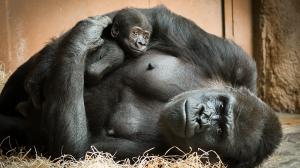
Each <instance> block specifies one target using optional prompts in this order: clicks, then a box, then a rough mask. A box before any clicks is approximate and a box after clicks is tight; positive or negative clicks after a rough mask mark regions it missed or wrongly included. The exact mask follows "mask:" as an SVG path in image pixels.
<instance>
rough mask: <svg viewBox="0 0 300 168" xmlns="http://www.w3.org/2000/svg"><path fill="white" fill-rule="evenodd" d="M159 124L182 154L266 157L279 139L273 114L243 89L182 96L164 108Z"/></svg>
mask: <svg viewBox="0 0 300 168" xmlns="http://www.w3.org/2000/svg"><path fill="white" fill-rule="evenodd" d="M160 124H161V125H162V129H163V130H162V132H163V134H164V135H165V137H166V138H167V139H168V141H169V143H170V144H172V145H175V146H178V147H180V148H181V149H183V150H188V149H189V147H191V148H192V149H193V150H197V148H202V149H212V150H215V151H216V152H217V153H218V154H220V155H221V156H226V157H227V158H231V157H233V158H240V159H241V160H243V159H247V157H248V156H255V155H256V156H257V157H259V155H260V154H261V152H263V153H264V154H267V155H268V154H269V153H271V152H272V151H273V150H271V149H270V147H272V146H273V147H274V144H275V143H274V142H279V141H280V137H281V132H280V131H279V132H278V130H280V124H279V122H278V120H277V118H276V116H275V114H273V112H272V110H271V109H270V108H269V107H268V106H267V105H265V104H264V103H263V102H262V101H260V99H258V98H257V97H256V96H255V95H254V94H252V93H251V92H250V91H248V90H247V89H245V88H239V89H236V88H231V87H223V88H208V89H201V90H194V91H188V92H184V93H182V94H180V95H178V96H175V97H174V98H173V99H172V100H171V101H170V102H169V103H168V104H167V105H166V106H165V109H164V110H163V112H162V116H161V118H160ZM274 129H275V130H277V131H272V130H274ZM275 132H277V133H275ZM269 141H270V143H269ZM248 159H249V158H248Z"/></svg>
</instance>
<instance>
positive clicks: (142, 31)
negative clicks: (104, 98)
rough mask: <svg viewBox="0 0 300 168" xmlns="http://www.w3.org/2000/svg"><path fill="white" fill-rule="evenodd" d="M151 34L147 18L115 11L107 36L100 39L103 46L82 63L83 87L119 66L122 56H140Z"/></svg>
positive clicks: (141, 15)
mask: <svg viewBox="0 0 300 168" xmlns="http://www.w3.org/2000/svg"><path fill="white" fill-rule="evenodd" d="M151 32H152V27H151V25H150V23H149V22H148V19H147V18H146V16H145V15H143V14H142V13H141V12H139V11H138V10H135V9H131V8H127V9H123V10H121V11H119V12H118V13H117V14H116V16H115V17H114V19H113V23H112V26H111V29H110V36H109V37H108V38H105V37H104V39H105V41H104V44H103V45H102V46H101V47H100V48H98V49H97V50H96V51H95V52H94V53H93V54H91V55H89V56H88V58H87V60H86V61H87V62H86V73H85V85H87V86H90V85H94V84H97V83H98V82H99V80H101V79H102V77H103V76H104V75H105V74H107V73H108V72H110V71H112V70H113V69H115V68H116V67H118V66H119V65H120V64H121V63H123V61H124V58H125V56H126V55H130V56H131V57H137V56H139V55H141V54H143V53H144V52H145V51H146V50H147V47H148V44H149V39H150V36H151ZM124 52H125V53H124Z"/></svg>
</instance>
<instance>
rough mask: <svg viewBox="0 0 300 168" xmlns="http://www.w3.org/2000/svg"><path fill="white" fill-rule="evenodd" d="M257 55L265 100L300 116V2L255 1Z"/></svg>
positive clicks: (287, 0) (261, 88)
mask: <svg viewBox="0 0 300 168" xmlns="http://www.w3.org/2000/svg"><path fill="white" fill-rule="evenodd" d="M253 7H254V8H253V11H254V18H255V20H254V28H255V33H254V37H255V38H254V39H255V40H254V46H255V49H254V56H255V59H256V62H257V68H258V72H259V74H258V76H259V80H258V86H259V94H260V96H261V98H262V99H263V100H264V101H266V102H267V103H269V104H270V105H271V106H272V107H273V108H274V109H275V110H277V111H279V112H289V113H300V1H299V0H255V3H254V6H253Z"/></svg>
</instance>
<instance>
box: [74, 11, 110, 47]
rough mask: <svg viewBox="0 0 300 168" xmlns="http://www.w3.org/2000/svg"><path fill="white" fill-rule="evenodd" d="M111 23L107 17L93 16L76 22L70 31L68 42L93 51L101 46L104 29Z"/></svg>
mask: <svg viewBox="0 0 300 168" xmlns="http://www.w3.org/2000/svg"><path fill="white" fill-rule="evenodd" d="M111 23H112V20H111V19H110V18H109V17H108V16H94V17H89V18H87V19H84V20H82V21H80V22H78V23H77V24H76V25H75V26H74V27H73V28H72V29H71V32H72V35H71V38H70V39H69V40H71V41H70V42H75V43H76V44H77V45H79V46H78V47H83V48H82V49H84V48H85V47H88V49H95V48H96V47H99V46H100V45H102V44H103V39H101V35H102V32H103V30H104V28H105V27H107V26H108V25H109V24H111Z"/></svg>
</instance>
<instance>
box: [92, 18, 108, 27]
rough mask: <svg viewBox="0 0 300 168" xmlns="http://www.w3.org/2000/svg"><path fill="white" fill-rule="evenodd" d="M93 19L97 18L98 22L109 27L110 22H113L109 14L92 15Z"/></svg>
mask: <svg viewBox="0 0 300 168" xmlns="http://www.w3.org/2000/svg"><path fill="white" fill-rule="evenodd" d="M91 19H94V20H96V21H97V23H98V24H99V25H101V26H103V27H107V26H108V25H109V24H111V23H112V20H111V18H110V17H108V16H102V15H97V16H94V17H92V18H91Z"/></svg>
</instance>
